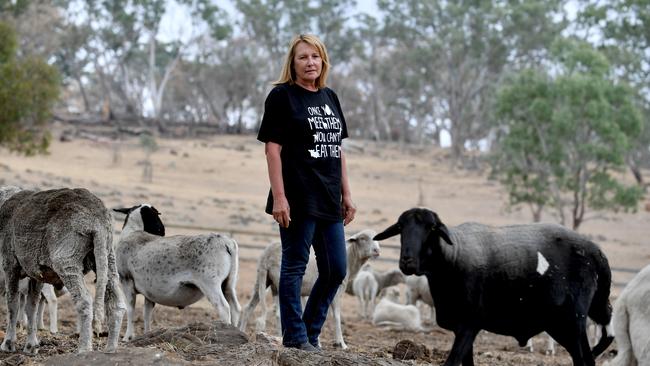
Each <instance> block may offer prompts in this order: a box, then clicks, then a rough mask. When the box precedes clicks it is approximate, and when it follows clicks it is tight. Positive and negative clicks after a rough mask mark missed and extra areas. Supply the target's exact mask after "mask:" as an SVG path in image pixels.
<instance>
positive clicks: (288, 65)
mask: <svg viewBox="0 0 650 366" xmlns="http://www.w3.org/2000/svg"><path fill="white" fill-rule="evenodd" d="M300 42H305V43H307V44H308V45H311V46H313V47H315V48H316V49H317V50H318V53H319V54H320V58H321V60H323V67H322V69H321V73H320V76H319V77H318V78H317V79H316V87H317V88H318V89H322V88H324V87H325V86H327V85H326V82H327V75H328V74H329V71H330V59H329V56H328V55H327V49H326V48H325V44H324V43H323V42H322V41H321V40H320V39H319V38H318V37H316V36H315V35H313V34H299V35H297V36H295V37H293V39H292V40H291V42H290V43H289V52H287V56H286V57H285V59H284V65H282V72H280V78H278V80H276V81H274V82H273V85H279V84H284V83H289V84H295V83H296V71H295V70H294V69H293V58H294V57H295V56H296V46H297V45H298V44H299V43H300Z"/></svg>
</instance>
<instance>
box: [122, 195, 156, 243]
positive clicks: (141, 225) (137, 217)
mask: <svg viewBox="0 0 650 366" xmlns="http://www.w3.org/2000/svg"><path fill="white" fill-rule="evenodd" d="M113 211H115V212H121V213H123V214H125V215H126V218H125V219H124V225H122V235H124V233H125V232H132V231H146V232H148V233H149V234H153V235H158V236H165V226H164V225H163V223H162V221H161V220H160V217H158V216H160V212H158V210H156V208H155V207H153V206H151V205H149V204H146V203H143V204H141V205H137V206H133V207H131V208H114V209H113Z"/></svg>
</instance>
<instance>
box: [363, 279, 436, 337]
mask: <svg viewBox="0 0 650 366" xmlns="http://www.w3.org/2000/svg"><path fill="white" fill-rule="evenodd" d="M399 297H400V292H399V289H398V288H397V287H395V286H391V287H387V288H385V289H384V290H382V293H381V300H379V303H378V304H377V306H375V310H374V312H373V314H372V324H374V325H376V326H380V327H386V328H388V329H391V330H408V331H413V332H422V331H425V330H424V329H423V328H422V319H421V317H420V311H419V310H418V308H417V307H416V306H415V305H403V304H400V303H399Z"/></svg>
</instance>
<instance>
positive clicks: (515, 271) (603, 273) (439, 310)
mask: <svg viewBox="0 0 650 366" xmlns="http://www.w3.org/2000/svg"><path fill="white" fill-rule="evenodd" d="M398 234H401V239H400V240H401V252H400V260H399V266H400V269H401V270H402V272H404V274H406V275H411V274H417V275H425V276H426V277H427V279H428V281H429V287H430V290H431V295H432V297H433V302H434V304H435V308H436V320H437V322H438V325H440V326H441V327H442V328H445V329H448V330H451V331H453V332H454V334H455V339H454V344H453V346H452V349H451V352H450V354H449V356H448V358H447V360H446V362H445V364H444V365H445V366H457V365H460V364H461V363H462V365H463V366H470V365H473V364H474V361H473V356H472V353H473V343H474V339H475V338H476V335H477V334H478V332H479V331H480V330H482V329H484V330H487V331H490V332H493V333H497V334H502V335H509V336H512V337H514V338H515V339H516V340H517V341H518V342H519V344H520V345H521V346H524V345H525V344H526V341H527V340H528V339H529V338H530V337H532V336H534V335H536V334H538V333H540V332H542V331H546V332H547V333H548V334H550V335H551V336H552V337H553V338H554V339H555V340H556V341H557V342H558V343H559V344H560V345H562V346H563V347H564V348H566V349H567V351H568V352H569V354H570V355H571V358H572V359H573V364H574V365H575V366H583V365H588V366H592V365H594V364H595V361H594V358H595V357H597V356H598V355H599V354H600V353H602V352H603V351H604V350H605V348H607V346H609V344H610V343H611V342H612V337H611V336H610V335H608V332H607V329H606V327H605V326H606V325H609V323H610V320H611V313H612V308H611V305H610V303H609V293H610V287H611V271H610V268H609V264H608V261H607V258H606V257H605V255H604V254H603V252H602V251H601V250H600V249H599V248H598V247H597V246H596V245H595V244H594V243H592V242H590V241H589V240H587V239H586V238H584V237H583V236H581V235H579V234H577V233H575V232H573V231H571V230H568V229H566V228H564V227H562V226H559V225H552V224H533V225H518V226H506V227H489V226H485V225H481V224H476V223H466V224H462V225H460V226H457V227H452V228H447V227H446V226H445V225H444V224H443V223H442V221H441V220H440V218H439V217H438V215H437V214H436V213H435V212H433V211H430V210H428V209H423V208H414V209H410V210H408V211H405V212H404V213H402V214H401V215H400V217H399V219H398V221H397V223H395V224H393V225H391V226H390V227H388V228H387V229H386V230H384V231H383V232H382V233H380V234H378V235H377V236H375V239H376V240H383V239H386V238H389V237H391V236H395V235H398ZM531 314H535V316H532V315H531ZM587 317H590V318H591V319H593V320H594V321H595V322H596V323H597V324H599V325H601V327H602V330H603V333H602V337H601V339H600V342H599V343H598V344H597V345H596V346H595V347H594V349H593V350H591V349H589V342H588V340H587V334H586V321H587ZM609 334H611V332H610V333H609Z"/></svg>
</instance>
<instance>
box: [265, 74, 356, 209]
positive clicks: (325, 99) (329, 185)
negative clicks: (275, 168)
mask: <svg viewBox="0 0 650 366" xmlns="http://www.w3.org/2000/svg"><path fill="white" fill-rule="evenodd" d="M346 137H348V130H347V127H346V125H345V118H344V117H343V112H342V111H341V105H340V103H339V99H338V97H337V96H336V94H335V93H334V91H332V90H331V89H329V88H323V89H319V90H318V91H316V92H312V91H309V90H307V89H304V88H302V87H300V86H298V85H295V84H294V85H289V84H280V85H277V86H276V87H275V88H273V90H271V92H270V93H269V95H268V97H267V98H266V102H265V103H264V117H262V124H261V126H260V131H259V133H258V135H257V139H258V140H260V141H262V142H275V143H277V144H280V145H282V152H281V159H282V178H283V181H284V191H285V195H286V197H287V200H288V201H289V208H290V213H291V218H292V219H295V218H299V217H303V215H310V216H314V217H317V218H322V219H327V220H335V221H339V220H342V216H341V140H342V139H344V138H346ZM272 210H273V197H272V194H271V192H269V197H268V200H267V203H266V213H268V214H271V213H272Z"/></svg>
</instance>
